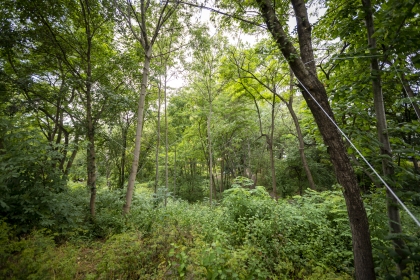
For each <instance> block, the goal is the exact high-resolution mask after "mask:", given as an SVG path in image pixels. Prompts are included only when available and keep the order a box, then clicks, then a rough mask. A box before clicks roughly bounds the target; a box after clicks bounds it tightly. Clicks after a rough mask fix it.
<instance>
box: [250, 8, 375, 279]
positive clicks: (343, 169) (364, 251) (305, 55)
mask: <svg viewBox="0 0 420 280" xmlns="http://www.w3.org/2000/svg"><path fill="white" fill-rule="evenodd" d="M256 1H257V3H258V4H259V8H260V12H261V13H262V16H263V18H264V21H265V23H266V24H267V27H268V29H269V31H270V33H271V34H272V36H273V38H274V40H275V41H276V43H277V45H278V47H279V49H280V50H281V52H282V54H283V56H284V57H285V58H286V59H287V61H288V63H289V65H290V67H291V68H292V70H293V72H294V74H295V75H296V77H297V79H298V80H299V81H300V83H301V84H302V87H303V86H304V87H305V89H302V94H303V96H304V98H305V100H306V102H307V104H308V107H309V109H310V110H311V112H312V114H313V116H314V119H315V121H316V123H317V125H318V128H319V131H320V132H321V135H322V137H323V139H324V143H325V144H326V145H327V146H328V151H329V154H330V158H331V162H332V164H333V166H334V171H335V174H336V176H337V180H338V182H339V183H340V184H341V185H342V186H343V188H344V192H343V194H344V198H345V200H346V205H347V212H348V215H349V220H350V228H351V232H352V241H353V254H354V266H355V270H356V278H357V279H359V280H361V279H366V280H372V279H375V278H376V277H375V272H374V264H373V257H372V245H371V241H370V233H369V223H368V219H367V215H366V211H365V208H364V205H363V201H362V197H361V195H360V190H359V187H358V185H357V180H356V176H355V173H354V171H353V168H352V166H351V164H350V160H349V158H348V156H347V153H346V149H345V146H344V143H343V142H342V139H341V134H340V133H339V131H338V129H337V128H336V126H335V125H334V124H333V123H332V121H331V120H334V116H333V113H332V110H331V108H330V105H329V103H328V97H327V94H326V91H325V88H324V85H323V84H322V83H321V82H320V81H319V79H318V77H317V75H316V68H315V63H313V52H312V41H311V26H310V24H309V20H308V15H307V10H306V7H305V2H304V1H303V0H292V4H293V8H294V10H295V14H296V19H297V24H298V38H299V46H300V55H299V54H298V52H297V51H296V49H295V48H294V46H293V43H292V42H291V41H290V40H289V39H288V34H286V33H285V31H284V28H283V26H282V24H281V23H280V21H279V20H278V19H277V17H276V13H275V11H274V8H273V3H272V1H271V0H256ZM307 67H308V68H307ZM306 90H308V92H310V94H309V93H308V92H307V91H306ZM314 99H315V100H316V102H315V101H314ZM318 104H319V105H320V106H321V108H322V109H321V108H320V107H319V106H318Z"/></svg>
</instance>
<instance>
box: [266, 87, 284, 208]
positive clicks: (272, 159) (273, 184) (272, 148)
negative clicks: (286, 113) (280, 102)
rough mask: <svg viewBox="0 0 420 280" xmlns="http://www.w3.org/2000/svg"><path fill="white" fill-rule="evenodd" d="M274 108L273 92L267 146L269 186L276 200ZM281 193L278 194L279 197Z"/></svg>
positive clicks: (274, 97) (274, 98)
mask: <svg viewBox="0 0 420 280" xmlns="http://www.w3.org/2000/svg"><path fill="white" fill-rule="evenodd" d="M275 109H276V95H275V94H273V99H272V103H271V128H270V129H271V131H270V136H269V140H268V141H267V144H268V148H269V149H270V164H271V187H272V188H273V193H274V198H275V199H276V200H278V198H279V197H278V194H277V184H276V163H275V161H274V143H273V142H274V127H275V124H274V119H275ZM282 195H283V194H280V197H281V196H282Z"/></svg>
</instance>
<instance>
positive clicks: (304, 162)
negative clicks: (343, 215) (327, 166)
mask: <svg viewBox="0 0 420 280" xmlns="http://www.w3.org/2000/svg"><path fill="white" fill-rule="evenodd" d="M281 99H282V101H283V102H284V103H285V104H286V106H287V109H288V110H289V113H290V115H291V116H292V119H293V123H294V124H295V128H296V133H297V136H298V140H299V154H300V159H301V160H302V165H303V169H304V170H305V174H306V178H307V179H308V183H309V187H310V188H311V189H313V190H316V186H315V182H314V178H313V177H312V173H311V170H310V169H309V165H308V161H307V160H306V156H305V142H304V141H303V135H302V130H301V129H300V125H299V120H298V117H297V116H296V113H295V110H294V109H293V71H291V70H290V99H289V102H286V100H283V98H281Z"/></svg>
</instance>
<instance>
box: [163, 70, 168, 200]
mask: <svg viewBox="0 0 420 280" xmlns="http://www.w3.org/2000/svg"><path fill="white" fill-rule="evenodd" d="M163 98H164V103H165V104H164V105H165V206H166V192H167V190H168V189H169V185H168V184H169V173H168V151H169V144H168V114H167V110H166V108H167V105H168V104H167V69H166V65H165V84H164V87H163Z"/></svg>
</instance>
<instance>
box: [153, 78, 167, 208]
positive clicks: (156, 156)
mask: <svg viewBox="0 0 420 280" xmlns="http://www.w3.org/2000/svg"><path fill="white" fill-rule="evenodd" d="M161 87H162V85H161V83H160V81H159V89H158V111H157V129H156V130H157V131H156V136H157V140H156V154H155V169H156V174H155V194H157V188H158V184H159V144H160V107H161V103H160V92H161ZM165 205H166V204H165Z"/></svg>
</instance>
